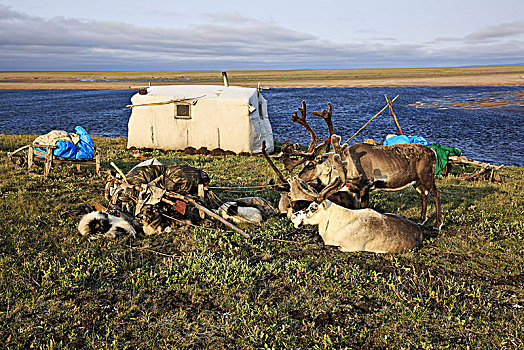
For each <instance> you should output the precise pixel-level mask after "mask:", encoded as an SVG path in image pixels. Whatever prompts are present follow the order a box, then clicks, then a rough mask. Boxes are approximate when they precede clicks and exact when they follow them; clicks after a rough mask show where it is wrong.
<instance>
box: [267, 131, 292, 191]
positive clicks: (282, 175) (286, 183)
mask: <svg viewBox="0 0 524 350" xmlns="http://www.w3.org/2000/svg"><path fill="white" fill-rule="evenodd" d="M262 154H263V155H264V158H266V160H267V162H268V163H269V166H270V167H271V169H273V171H274V172H275V173H276V174H277V176H278V179H279V180H280V183H281V185H282V186H283V187H285V188H284V191H288V190H289V183H288V181H287V180H286V177H285V176H284V174H282V172H281V171H280V170H278V168H277V166H276V165H275V163H273V160H271V158H270V157H269V155H268V154H267V152H266V141H262Z"/></svg>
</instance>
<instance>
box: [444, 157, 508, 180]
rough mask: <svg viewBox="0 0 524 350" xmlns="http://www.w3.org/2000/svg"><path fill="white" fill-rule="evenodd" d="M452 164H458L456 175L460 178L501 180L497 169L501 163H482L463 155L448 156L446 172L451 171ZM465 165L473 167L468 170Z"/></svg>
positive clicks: (500, 166)
mask: <svg viewBox="0 0 524 350" xmlns="http://www.w3.org/2000/svg"><path fill="white" fill-rule="evenodd" d="M453 165H458V166H460V174H459V175H458V177H459V178H460V179H462V180H486V181H488V182H501V181H502V178H501V177H500V174H499V173H498V170H499V169H500V168H502V167H503V165H493V164H489V163H482V162H479V161H476V160H471V159H468V158H467V157H465V156H450V157H448V164H447V166H446V174H450V173H452V170H451V167H452V166H453ZM467 166H470V167H472V168H473V169H474V170H473V172H468V171H467Z"/></svg>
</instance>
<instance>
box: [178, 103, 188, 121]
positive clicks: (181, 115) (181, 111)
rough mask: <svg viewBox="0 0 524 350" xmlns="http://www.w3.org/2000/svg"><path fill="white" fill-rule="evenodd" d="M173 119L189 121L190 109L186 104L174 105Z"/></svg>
mask: <svg viewBox="0 0 524 350" xmlns="http://www.w3.org/2000/svg"><path fill="white" fill-rule="evenodd" d="M175 118H177V119H191V108H190V106H189V105H188V104H182V103H177V104H175Z"/></svg>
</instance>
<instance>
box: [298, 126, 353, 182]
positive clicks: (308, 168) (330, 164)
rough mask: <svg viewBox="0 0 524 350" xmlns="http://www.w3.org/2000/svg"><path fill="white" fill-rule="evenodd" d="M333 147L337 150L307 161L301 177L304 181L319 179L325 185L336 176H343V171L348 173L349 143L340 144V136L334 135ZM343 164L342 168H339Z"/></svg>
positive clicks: (300, 174)
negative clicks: (347, 156) (347, 153)
mask: <svg viewBox="0 0 524 350" xmlns="http://www.w3.org/2000/svg"><path fill="white" fill-rule="evenodd" d="M332 141H333V148H334V150H335V152H329V153H324V154H320V155H318V156H316V157H315V159H313V160H310V161H308V162H307V163H306V165H305V166H304V168H303V169H302V171H300V173H299V175H298V176H299V177H300V178H301V179H302V180H304V181H308V182H309V181H312V180H316V179H319V180H320V182H321V183H322V184H323V185H327V184H329V183H331V181H332V179H333V178H334V177H336V176H339V177H341V176H343V174H341V172H344V173H347V165H348V163H347V161H345V158H346V154H345V150H346V149H347V144H344V146H340V136H338V135H333V136H332ZM339 166H341V167H342V169H340V170H339V169H338V167H339Z"/></svg>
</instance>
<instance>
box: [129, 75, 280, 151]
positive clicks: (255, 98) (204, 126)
mask: <svg viewBox="0 0 524 350" xmlns="http://www.w3.org/2000/svg"><path fill="white" fill-rule="evenodd" d="M146 91H147V93H144V92H145V91H143V92H142V93H137V94H135V95H134V96H133V97H132V98H131V103H132V105H131V106H132V108H133V110H132V112H131V117H130V118H129V123H128V138H127V147H128V148H130V147H136V148H153V149H170V150H182V149H185V148H186V147H188V146H191V147H195V148H197V149H198V148H200V147H207V149H208V150H213V149H215V148H221V149H223V150H226V151H228V150H229V151H233V152H236V153H240V152H251V153H259V152H261V149H262V141H266V148H267V150H268V152H272V151H273V148H274V146H273V131H272V129H271V124H270V121H269V118H268V114H267V101H266V99H264V97H263V96H262V95H261V94H260V91H259V90H258V89H254V88H244V87H230V86H191V85H188V86H152V87H149V88H147V90H146Z"/></svg>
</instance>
